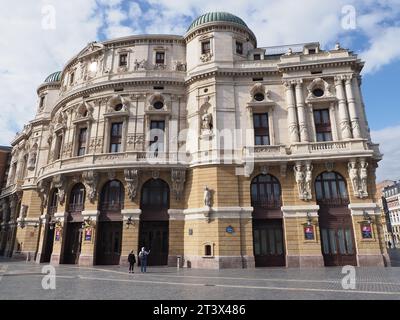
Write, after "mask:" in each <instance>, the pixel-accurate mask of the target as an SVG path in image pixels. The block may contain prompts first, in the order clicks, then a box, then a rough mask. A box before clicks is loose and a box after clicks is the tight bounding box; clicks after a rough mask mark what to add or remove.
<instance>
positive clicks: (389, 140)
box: [371, 125, 400, 181]
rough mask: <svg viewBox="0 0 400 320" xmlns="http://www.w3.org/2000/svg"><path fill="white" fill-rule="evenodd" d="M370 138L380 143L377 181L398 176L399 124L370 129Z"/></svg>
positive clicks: (399, 151) (399, 155) (399, 171)
mask: <svg viewBox="0 0 400 320" xmlns="http://www.w3.org/2000/svg"><path fill="white" fill-rule="evenodd" d="M371 137H372V140H373V141H374V142H376V143H379V144H380V151H381V153H383V160H382V161H381V162H379V167H378V169H377V181H382V180H386V179H389V180H399V178H400V161H399V159H400V125H398V126H395V127H388V128H385V129H382V130H377V131H371Z"/></svg>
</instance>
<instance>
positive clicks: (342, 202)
mask: <svg viewBox="0 0 400 320" xmlns="http://www.w3.org/2000/svg"><path fill="white" fill-rule="evenodd" d="M317 203H318V204H319V205H325V206H347V205H348V204H349V203H350V201H349V198H348V197H342V198H329V199H317Z"/></svg>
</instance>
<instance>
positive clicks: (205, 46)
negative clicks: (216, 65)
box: [201, 41, 211, 54]
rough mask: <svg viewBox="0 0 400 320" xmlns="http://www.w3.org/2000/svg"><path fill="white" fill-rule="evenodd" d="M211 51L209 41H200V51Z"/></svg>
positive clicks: (204, 52)
mask: <svg viewBox="0 0 400 320" xmlns="http://www.w3.org/2000/svg"><path fill="white" fill-rule="evenodd" d="M210 52H211V45H210V41H204V42H202V43H201V53H202V54H207V53H210Z"/></svg>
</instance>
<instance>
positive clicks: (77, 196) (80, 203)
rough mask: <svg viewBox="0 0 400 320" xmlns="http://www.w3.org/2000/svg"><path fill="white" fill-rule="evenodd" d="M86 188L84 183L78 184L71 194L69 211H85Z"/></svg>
mask: <svg viewBox="0 0 400 320" xmlns="http://www.w3.org/2000/svg"><path fill="white" fill-rule="evenodd" d="M84 203H85V186H84V185H83V184H82V183H78V184H76V185H75V186H74V187H73V188H72V190H71V193H70V197H69V204H68V211H69V212H81V211H83V210H84Z"/></svg>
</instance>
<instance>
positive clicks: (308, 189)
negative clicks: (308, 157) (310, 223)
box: [304, 164, 313, 200]
mask: <svg viewBox="0 0 400 320" xmlns="http://www.w3.org/2000/svg"><path fill="white" fill-rule="evenodd" d="M312 170H313V166H312V164H307V165H306V173H305V195H304V196H305V199H307V200H311V199H312V180H313V177H312Z"/></svg>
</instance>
